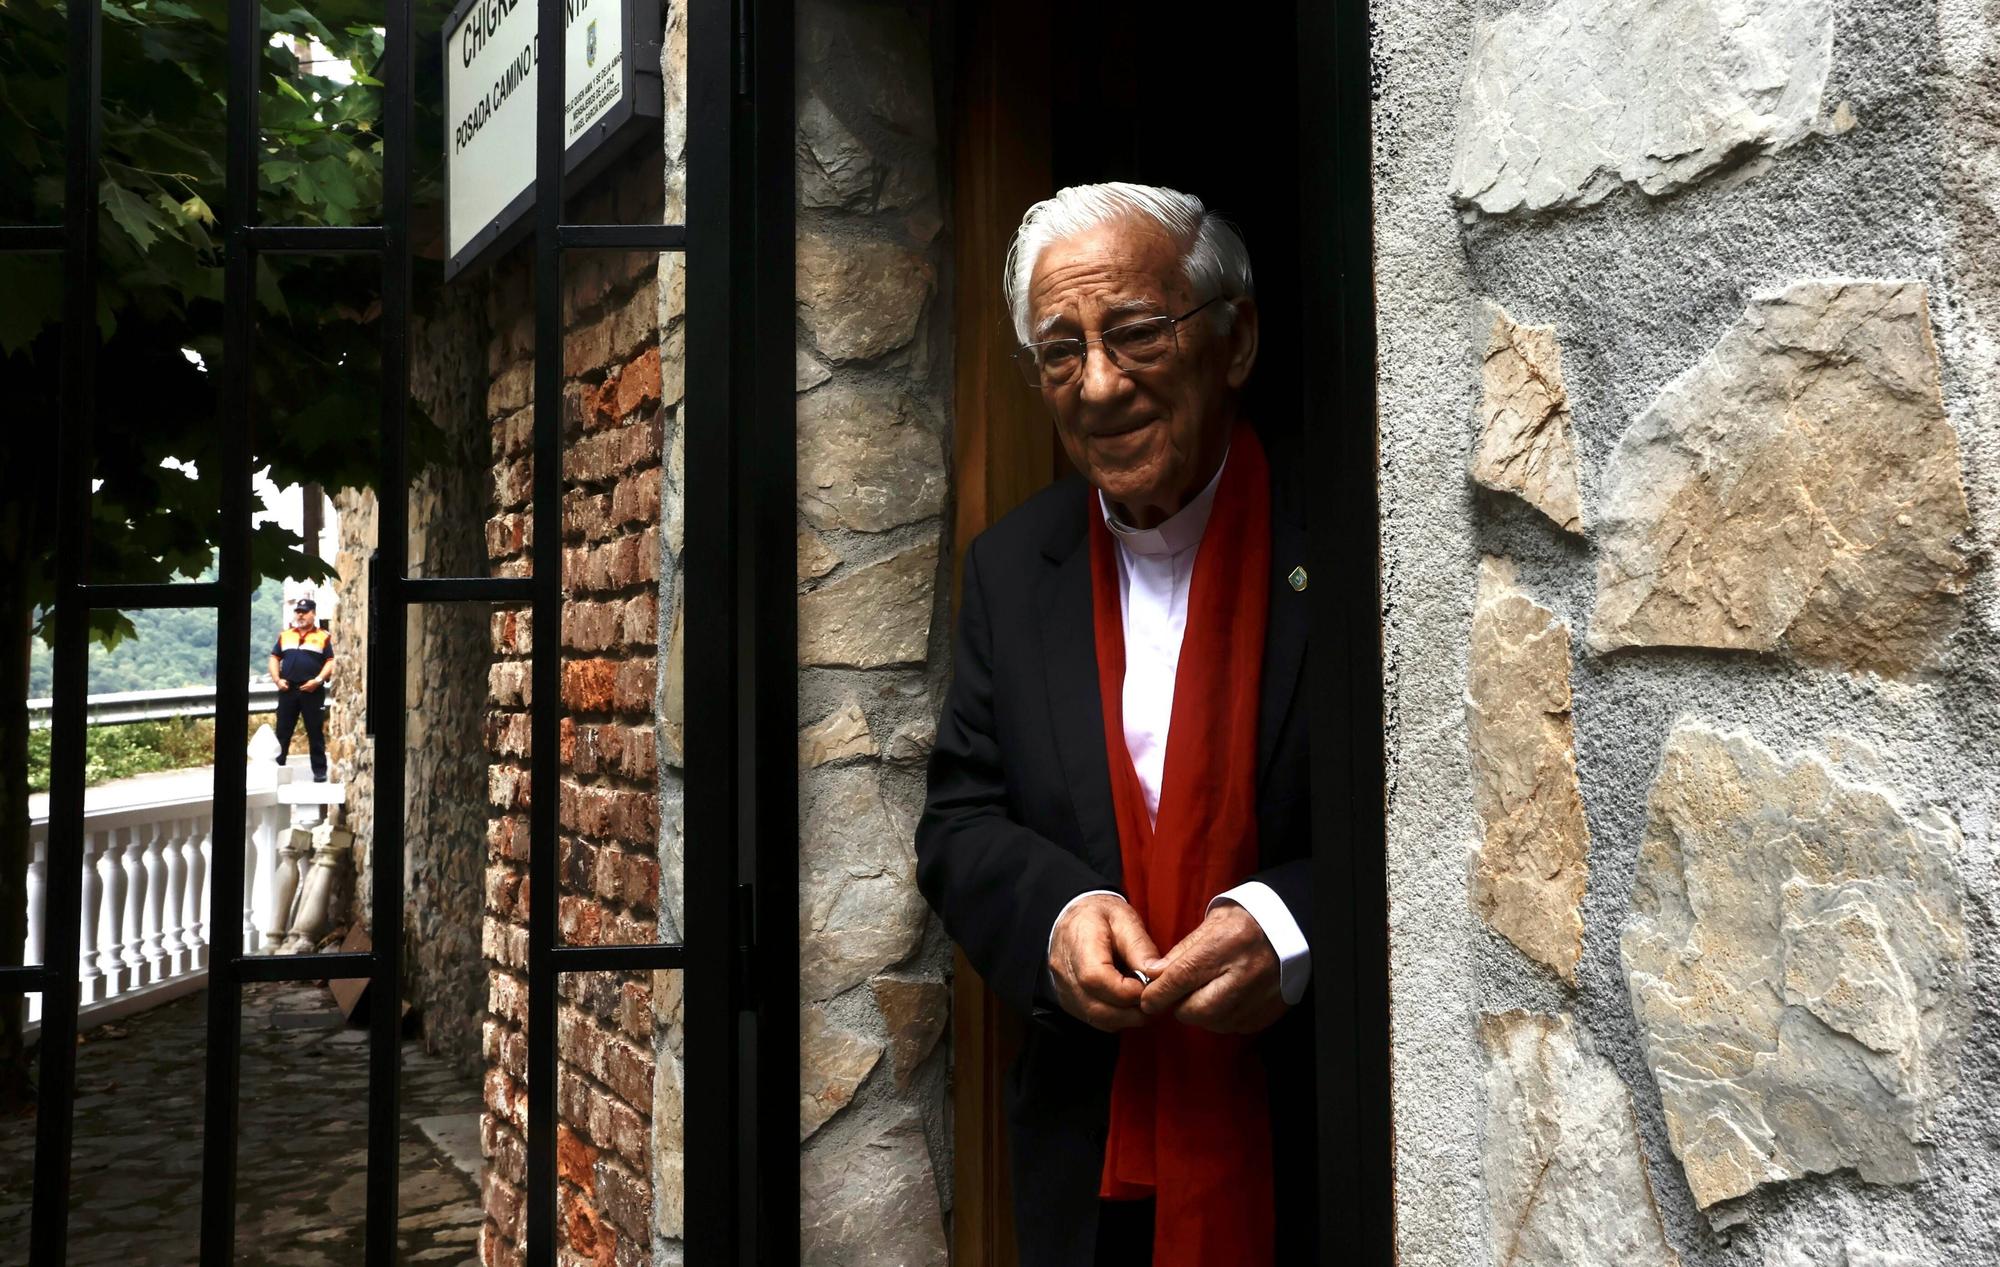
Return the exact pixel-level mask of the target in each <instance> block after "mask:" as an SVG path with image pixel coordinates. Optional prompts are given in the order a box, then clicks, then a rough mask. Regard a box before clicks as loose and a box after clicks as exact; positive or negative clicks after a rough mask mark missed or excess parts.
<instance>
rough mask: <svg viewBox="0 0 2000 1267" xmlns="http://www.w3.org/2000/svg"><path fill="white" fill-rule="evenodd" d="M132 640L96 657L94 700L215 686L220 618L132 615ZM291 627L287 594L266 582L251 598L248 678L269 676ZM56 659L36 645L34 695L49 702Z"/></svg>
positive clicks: (189, 613)
mask: <svg viewBox="0 0 2000 1267" xmlns="http://www.w3.org/2000/svg"><path fill="white" fill-rule="evenodd" d="M130 616H131V621H132V636H131V637H129V638H126V639H124V640H122V641H120V642H119V643H118V645H117V646H115V647H112V648H111V649H109V650H105V649H102V648H93V649H92V651H91V655H90V686H89V691H90V693H91V694H92V695H102V694H106V693H108V692H112V691H167V690H173V689H175V688H176V687H184V686H213V685H215V613H214V612H213V611H205V610H174V609H162V610H152V611H137V612H132V613H130ZM284 627H285V612H284V589H283V587H282V586H281V585H279V584H278V582H276V581H265V582H264V583H263V584H262V585H259V586H258V587H257V592H256V593H255V594H253V595H251V598H250V658H249V660H248V662H247V663H246V665H245V668H244V674H245V675H246V676H248V677H252V678H256V677H261V676H263V673H264V661H265V657H266V656H267V655H268V654H269V652H270V650H271V642H272V640H273V638H274V637H275V636H276V633H277V631H278V630H280V629H282V628H284ZM54 670H55V666H54V656H53V655H52V654H51V653H50V651H49V648H48V647H47V645H45V644H43V643H41V642H37V643H35V645H34V647H33V649H32V654H31V655H30V658H29V661H28V694H29V696H30V697H33V698H46V697H47V696H48V695H50V694H51V693H52V692H53V689H54V683H55V672H54Z"/></svg>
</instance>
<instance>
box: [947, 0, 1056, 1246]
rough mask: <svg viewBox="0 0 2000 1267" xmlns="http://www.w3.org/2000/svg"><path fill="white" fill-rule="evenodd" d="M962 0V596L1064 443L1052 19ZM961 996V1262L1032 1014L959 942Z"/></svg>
mask: <svg viewBox="0 0 2000 1267" xmlns="http://www.w3.org/2000/svg"><path fill="white" fill-rule="evenodd" d="M996 7H997V6H995V5H993V4H991V3H988V2H978V3H968V4H963V5H960V6H958V7H957V14H958V21H959V27H958V31H957V36H958V39H957V41H956V45H957V46H956V49H955V54H956V65H955V68H954V69H955V74H954V75H953V77H952V82H953V84H954V88H955V92H956V97H957V100H956V102H955V109H954V111H953V119H952V146H951V164H952V264H953V269H952V278H953V283H954V293H953V297H952V329H953V331H954V334H955V338H956V342H955V348H954V362H953V367H954V368H953V373H954V378H955V382H954V390H953V400H952V405H953V424H952V427H953V445H952V489H953V493H954V497H955V503H954V507H953V514H952V549H953V557H952V565H953V566H952V610H953V612H954V613H956V611H957V608H958V595H959V580H960V577H961V576H962V575H963V572H964V565H965V551H966V547H967V546H969V545H971V543H972V539H973V538H974V537H976V536H978V535H979V533H980V532H981V531H983V530H984V529H985V528H986V527H987V526H988V525H990V524H991V523H993V522H994V521H995V520H997V519H999V518H1000V517H1001V516H1002V515H1004V514H1006V513H1007V512H1008V511H1009V510H1012V509H1013V508H1014V507H1015V506H1017V505H1019V504H1020V503H1021V502H1022V501H1024V500H1026V499H1027V498H1028V497H1029V496H1031V495H1033V494H1034V493H1035V492H1036V491H1037V490H1039V489H1040V488H1042V487H1043V486H1044V485H1046V484H1047V483H1048V482H1049V480H1050V479H1051V478H1052V477H1053V476H1054V475H1055V474H1056V472H1057V471H1058V470H1059V469H1060V464H1061V462H1062V460H1063V459H1062V457H1061V454H1060V449H1059V446H1058V445H1057V442H1056V436H1055V428H1054V426H1053V424H1052V423H1051V422H1050V419H1049V417H1048V415H1047V414H1046V413H1044V412H1043V410H1042V407H1041V403H1040V402H1039V401H1038V400H1036V399H1035V397H1034V395H1033V394H1032V393H1030V392H1029V391H1027V390H1026V388H1025V386H1024V385H1023V384H1022V383H1021V382H1020V380H1019V379H1018V378H1017V377H1016V371H1015V369H1014V367H1013V365H1012V364H1011V363H1010V362H1009V359H1008V358H1009V355H1010V354H1011V353H1012V351H1013V350H1014V333H1013V324H1012V319H1011V318H1010V317H1009V315H1008V313H1007V309H1006V304H1005V302H1004V300H1003V299H1002V296H1001V289H1000V278H1001V273H1002V270H1003V266H1004V264H1005V261H1006V258H1007V246H1008V242H1009V241H1010V240H1011V238H1012V236H1013V232H1014V227H1015V226H1016V225H1018V224H1019V223H1020V222H1021V216H1022V214H1023V213H1024V212H1026V211H1027V209H1028V207H1029V206H1030V205H1032V204H1033V203H1035V202H1036V201H1038V200H1039V199H1042V198H1045V197H1047V196H1048V193H1049V188H1050V180H1051V174H1052V171H1053V167H1052V163H1051V157H1050V147H1049V139H1050V136H1049V124H1050V119H1049V113H1048V110H1049V107H1048V101H1049V94H1048V82H1049V50H1048V45H1047V42H1046V41H1047V27H1046V26H1045V25H1044V24H1042V23H1039V22H1034V21H1024V20H1022V18H1023V14H1022V13H1021V8H1023V7H1026V6H1017V7H1013V8H1010V10H1009V12H1008V13H1007V14H1005V15H1003V14H1000V13H997V12H996V11H995V10H996ZM953 962H954V965H955V970H954V972H953V975H952V998H951V1041H952V1053H953V1056H954V1065H953V1069H952V1120H953V1129H954V1134H955V1137H956V1146H955V1148H954V1150H953V1154H952V1177H953V1186H952V1192H953V1205H952V1262H953V1263H955V1264H958V1267H1014V1264H1015V1263H1016V1262H1017V1261H1018V1255H1017V1252H1016V1250H1015V1245H1014V1221H1013V1218H1012V1211H1013V1204H1014V1202H1013V1184H1012V1181H1011V1176H1010V1174H1009V1170H1008V1153H1007V1132H1006V1125H1005V1123H1004V1121H1003V1120H1002V1111H1001V1086H1002V1080H1003V1079H1004V1078H1005V1076H1006V1072H1007V1066H1008V1065H1009V1064H1010V1063H1012V1061H1013V1059H1014V1054H1015V1053H1016V1052H1017V1051H1018V1050H1019V1049H1020V1044H1021V1028H1022V1023H1021V1021H1020V1019H1019V1018H1018V1017H1016V1016H1015V1015H1014V1014H1013V1013H1012V1012H1010V1011H1009V1010H1008V1009H1007V1008H1005V1007H1004V1006H1002V1005H1001V1003H1000V1001H999V999H998V998H997V997H996V996H995V995H994V994H993V992H992V991H991V990H990V989H988V988H987V986H986V983H985V982H984V981H982V980H981V979H980V978H979V975H978V974H977V973H976V972H974V971H973V969H972V965H971V964H969V963H968V962H966V959H965V954H964V952H963V951H959V950H957V949H955V948H954V950H953Z"/></svg>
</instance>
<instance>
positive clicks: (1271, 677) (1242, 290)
mask: <svg viewBox="0 0 2000 1267" xmlns="http://www.w3.org/2000/svg"><path fill="white" fill-rule="evenodd" d="M1006 287H1007V296H1008V300H1009V303H1010V305H1011V307H1012V311H1013V318H1014V325H1015V330H1016V333H1017V335H1018V337H1019V338H1020V341H1021V345H1022V346H1021V348H1020V350H1019V352H1018V354H1017V356H1016V359H1017V360H1018V361H1019V363H1020V365H1021V367H1022V372H1023V375H1024V377H1026V378H1027V380H1028V382H1029V384H1030V385H1031V386H1032V387H1033V388H1034V389H1035V390H1037V391H1039V392H1040V393H1041V396H1042V399H1043V401H1044V402H1045V403H1046V404H1047V406H1048V408H1049V412H1050V413H1051V414H1052V415H1053V416H1054V419H1055V424H1056V430H1057V432H1058V434H1059V436H1060V437H1061V440H1062V444H1063V447H1064V449H1065V450H1066V451H1067V452H1068V454H1069V457H1070V461H1071V462H1072V463H1073V464H1074V465H1075V467H1076V469H1077V470H1078V471H1079V472H1080V473H1081V478H1076V477H1072V478H1069V479H1065V480H1062V481H1060V482H1058V483H1056V484H1055V485H1054V486H1052V487H1050V488H1048V489H1046V490H1044V491H1043V492H1041V493H1040V494H1038V495H1036V496H1035V497H1034V498H1032V499H1030V500H1029V501H1028V502H1027V503H1025V504H1024V505H1022V506H1021V507H1019V508H1018V509H1016V510H1015V511H1014V512H1013V513H1011V514H1009V515H1008V516H1007V517H1006V518H1004V519H1002V520H1001V521H1000V522H999V523H997V524H995V525H994V526H993V527H992V528H990V529H989V530H988V531H986V532H985V533H983V534H981V535H980V537H979V538H978V539H977V540H975V541H974V542H973V543H972V547H971V549H970V551H969V552H968V553H967V555H966V560H965V579H964V600H963V604H962V607H961V610H960V613H959V626H958V643H957V660H956V677H955V679H954V681H953V683H952V687H951V692H950V697H949V699H948V701H947V703H946V706H945V711H944V716H943V719H942V720H941V722H940V724H939V727H938V737H937V745H936V748H935V751H934V753H933V756H932V758H931V766H930V782H929V793H928V797H927V803H926V805H925V809H924V815H923V820H922V822H921V824H920V825H919V827H918V829H917V878H918V884H919V886H920V887H921V888H922V890H923V892H924V895H925V897H926V898H927V899H929V901H930V903H931V905H932V906H933V907H934V908H935V909H936V910H937V911H938V913H939V915H940V916H941V917H942V918H943V920H944V925H945V928H946V930H947V931H948V932H949V933H950V934H951V936H952V937H953V939H954V940H956V941H957V942H958V943H959V944H960V945H961V946H963V947H964V949H965V953H966V956H967V958H969V959H970V960H971V961H972V964H973V966H974V967H975V968H977V969H978V970H979V973H980V975H981V976H983V977H984V978H985V979H986V981H987V982H988V983H989V984H990V985H991V986H992V987H993V989H994V990H995V991H996V992H997V993H998V994H999V996H1000V997H1001V998H1002V999H1003V1000H1005V1001H1006V1002H1007V1003H1008V1004H1009V1005H1011V1006H1012V1007H1014V1008H1016V1009H1017V1010H1019V1011H1020V1012H1022V1013H1023V1014H1025V1015H1028V1016H1031V1017H1032V1018H1033V1021H1034V1023H1033V1024H1031V1025H1030V1026H1029V1031H1028V1038H1027V1043H1026V1046H1025V1048H1024V1050H1023V1051H1022V1053H1021V1056H1020V1059H1019V1062H1018V1063H1017V1064H1016V1066H1015V1068H1014V1070H1013V1073H1012V1076H1011V1077H1010V1078H1009V1080H1008V1085H1007V1105H1006V1109H1007V1120H1008V1125H1009V1135H1010V1138H1011V1142H1012V1145H1013V1153H1014V1196H1015V1220H1016V1226H1017V1229H1018V1238H1019V1243H1020V1247H1021V1261H1022V1262H1023V1263H1024V1264H1031V1265H1032V1267H1091V1265H1092V1264H1109V1263H1120V1264H1125V1263H1132V1264H1147V1263H1150V1264H1155V1265H1157V1267H1166V1265H1169V1264H1171V1265H1173V1267H1182V1265H1185V1267H1194V1265H1195V1264H1224V1263H1226V1264H1241V1265H1246V1267H1263V1265H1265V1264H1270V1263H1274V1262H1280V1263H1303V1262H1310V1261H1312V1259H1313V1254H1314V1251H1313V1243H1314V1242H1313V1233H1314V1224H1315V1219H1314V1217H1313V1214H1312V1201H1313V1191H1314V1184H1315V1174H1314V1167H1315V1159H1314V1153H1313V1130H1314V1120H1315V1114H1314V1111H1313V1106H1314V1086H1313V1065H1312V1032H1313V1027H1312V1018H1311V1015H1310V1007H1311V1004H1310V1001H1309V1000H1307V998H1306V992H1307V980H1308V976H1309V973H1310V967H1311V964H1310V953H1309V949H1308V946H1307V942H1306V930H1307V929H1309V928H1310V927H1311V923H1312V921H1311V914H1310V912H1311V890H1310V887H1309V874H1308V873H1309V867H1308V862H1307V849H1308V844H1307V840H1308V834H1309V832H1308V824H1309V821H1310V820H1309V814H1310V802H1309V798H1308V795H1307V779H1306V772H1307V749H1306V730H1307V727H1306V709H1305V701H1304V699H1303V698H1302V697H1301V693H1300V682H1299V678H1300V664H1301V661H1302V660H1303V658H1304V652H1305V645H1306V600H1305V596H1304V594H1303V593H1302V592H1301V591H1303V590H1304V589H1305V587H1306V579H1307V578H1306V573H1305V570H1304V568H1303V567H1302V566H1301V565H1302V563H1303V559H1304V544H1305V543H1304V528H1303V523H1302V517H1303V516H1302V510H1301V508H1300V506H1299V502H1298V499H1297V498H1296V497H1295V496H1293V495H1292V494H1290V493H1289V492H1288V491H1287V482H1286V481H1285V480H1283V479H1281V478H1279V473H1278V472H1274V470H1273V469H1272V466H1271V464H1269V463H1268V462H1267V461H1266V458H1265V454H1264V450H1263V447H1262V445H1261V444H1260V443H1259V441H1258V438H1257V435H1256V433H1255V432H1254V431H1252V430H1251V429H1250V427H1249V426H1248V425H1247V423H1246V421H1245V419H1243V418H1242V417H1241V416H1240V414H1239V411H1238V407H1237V402H1238V399H1239V395H1240V393H1241V391H1242V388H1243V385H1244V383H1245V381H1246V380H1247V379H1248V378H1249V376H1250V371H1251V368H1252V366H1253V365H1254V364H1255V363H1256V359H1257V322H1258V315H1257V306H1256V302H1255V300H1254V299H1253V298H1252V289H1251V276H1250V262H1249V258H1248V254H1247V252H1246V251H1245V250H1244V247H1243V243H1242V241H1241V240H1240V239H1239V238H1238V237H1237V235H1236V233H1235V232H1234V230H1232V229H1231V228H1230V227H1229V226H1228V225H1227V224H1226V223H1224V222H1223V221H1221V220H1219V219H1218V218H1216V217H1215V216H1214V215H1212V214H1210V213H1208V212H1207V211H1206V210H1205V209H1204V207H1203V206H1202V204H1201V202H1200V201H1199V200H1197V199H1195V198H1192V197H1189V196H1188V195H1185V194H1181V193H1176V192H1174V191H1172V190H1167V189H1157V188H1149V187H1146V186H1140V185H1123V184H1109V185H1092V186H1080V187H1076V188H1071V189H1065V190H1063V191H1062V192H1061V193H1058V194H1057V195H1056V196H1055V197H1054V198H1051V199H1049V200H1048V201H1046V202H1042V203H1039V204H1037V205H1036V206H1034V207H1033V208H1031V209H1030V210H1029V211H1028V214H1027V216H1026V218H1025V219H1024V220H1023V221H1022V223H1021V227H1020V229H1019V230H1018V232H1017V233H1016V234H1015V238H1014V244H1013V248H1012V250H1011V252H1010V253H1009V258H1008V268H1007V277H1006Z"/></svg>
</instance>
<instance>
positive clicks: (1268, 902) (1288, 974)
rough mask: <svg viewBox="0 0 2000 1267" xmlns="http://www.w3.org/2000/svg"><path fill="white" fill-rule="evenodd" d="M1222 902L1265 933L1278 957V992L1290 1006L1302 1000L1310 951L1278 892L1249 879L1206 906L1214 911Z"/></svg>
mask: <svg viewBox="0 0 2000 1267" xmlns="http://www.w3.org/2000/svg"><path fill="white" fill-rule="evenodd" d="M1221 902H1234V903H1236V904H1237V905H1238V906H1240V907H1242V908H1243V909H1244V910H1246V911H1248V912H1250V918H1251V919H1254V920H1256V921H1257V926H1258V927H1259V928H1261V929H1263V930H1264V939H1265V940H1266V941H1268V942H1270V943H1271V949H1272V950H1274V951H1276V952H1277V955H1278V993H1279V994H1280V995H1282V996H1283V997H1284V1000H1285V1004H1286V1005H1287V1006H1290V1005H1292V1004H1295V1003H1297V1002H1298V1001H1299V1000H1300V999H1302V998H1304V997H1305V993H1306V983H1307V982H1309V981H1311V980H1312V948H1311V947H1310V946H1308V945H1307V944H1306V937H1305V934H1304V933H1302V932H1300V931H1299V922H1298V921H1297V920H1295V919H1293V918H1292V911H1291V908H1290V907H1288V906H1286V905H1285V899H1283V898H1281V897H1279V896H1278V891H1277V890H1276V889H1273V888H1272V887H1271V886H1270V885H1268V884H1265V883H1264V882H1263V881H1262V880H1250V881H1247V882H1245V883H1243V884H1239V885H1237V886H1236V887H1235V888H1233V889H1231V890H1229V891H1228V892H1227V893H1223V894H1221V895H1219V896H1217V897H1216V898H1215V899H1214V900H1213V901H1211V902H1210V903H1209V904H1208V909H1209V910H1211V911H1212V910H1214V909H1215V908H1216V905H1217V904H1218V903H1221Z"/></svg>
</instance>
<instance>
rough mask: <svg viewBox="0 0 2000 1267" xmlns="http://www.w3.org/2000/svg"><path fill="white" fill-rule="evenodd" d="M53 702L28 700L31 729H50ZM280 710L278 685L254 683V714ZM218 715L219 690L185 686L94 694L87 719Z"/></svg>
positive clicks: (107, 721) (96, 722)
mask: <svg viewBox="0 0 2000 1267" xmlns="http://www.w3.org/2000/svg"><path fill="white" fill-rule="evenodd" d="M55 706H56V702H55V701H54V700H52V699H31V700H29V701H28V729H29V730H47V729H48V728H49V722H50V720H51V718H52V717H53V716H54V714H55ZM277 709H278V684H277V683H276V682H273V681H272V680H271V679H269V678H252V679H251V680H250V711H251V712H252V713H272V712H276V711H277ZM213 716H215V688H214V687H212V686H184V687H177V688H175V689H173V690H170V691H112V692H109V693H108V694H104V695H93V696H91V697H90V699H89V700H88V701H87V702H86V703H85V705H84V719H85V721H86V722H87V724H89V725H92V726H118V725H123V724H124V723H126V722H135V721H160V720H163V719H165V718H168V717H213Z"/></svg>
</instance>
